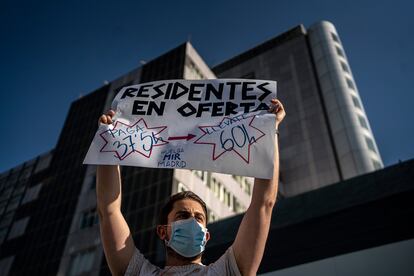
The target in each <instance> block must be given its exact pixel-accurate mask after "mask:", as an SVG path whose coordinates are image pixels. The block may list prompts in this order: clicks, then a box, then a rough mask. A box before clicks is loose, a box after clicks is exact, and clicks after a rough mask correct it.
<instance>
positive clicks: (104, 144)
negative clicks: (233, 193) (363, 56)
mask: <svg viewBox="0 0 414 276" xmlns="http://www.w3.org/2000/svg"><path fill="white" fill-rule="evenodd" d="M273 98H276V82H275V81H267V80H247V79H214V80H165V81H155V82H149V83H143V84H138V85H131V86H128V87H124V88H122V89H121V90H120V91H119V93H118V94H117V95H116V97H115V98H114V101H113V103H112V108H113V109H114V110H115V111H116V114H115V116H114V118H113V119H114V123H113V124H112V125H103V124H101V125H100V126H99V128H98V131H97V132H96V134H95V137H94V139H93V141H92V144H91V146H90V148H89V150H88V153H87V155H86V157H85V160H84V164H95V165H97V164H102V165H103V164H106V165H117V164H119V165H128V166H139V167H152V168H176V169H196V170H207V171H213V172H221V173H228V174H235V175H243V176H252V177H259V178H267V179H270V178H272V176H273V160H274V139H275V137H274V136H275V135H274V134H275V115H274V114H271V113H269V112H268V109H269V107H270V100H271V99H273Z"/></svg>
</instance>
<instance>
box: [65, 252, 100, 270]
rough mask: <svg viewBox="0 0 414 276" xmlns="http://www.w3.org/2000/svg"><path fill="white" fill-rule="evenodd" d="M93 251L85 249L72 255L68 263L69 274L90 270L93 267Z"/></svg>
mask: <svg viewBox="0 0 414 276" xmlns="http://www.w3.org/2000/svg"><path fill="white" fill-rule="evenodd" d="M94 259H95V252H94V251H93V250H86V251H82V252H78V253H77V254H75V255H72V257H71V259H70V264H69V273H68V275H69V276H76V275H82V274H86V273H88V272H90V271H91V270H92V268H93V262H94Z"/></svg>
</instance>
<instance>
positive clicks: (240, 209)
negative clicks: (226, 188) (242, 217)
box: [233, 196, 244, 213]
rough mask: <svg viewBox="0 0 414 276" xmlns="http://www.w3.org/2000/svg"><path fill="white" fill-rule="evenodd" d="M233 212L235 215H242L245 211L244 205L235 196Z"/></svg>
mask: <svg viewBox="0 0 414 276" xmlns="http://www.w3.org/2000/svg"><path fill="white" fill-rule="evenodd" d="M233 211H234V212H235V213H240V212H243V211H244V207H243V205H242V204H241V203H240V202H239V201H238V200H237V198H236V197H235V196H233Z"/></svg>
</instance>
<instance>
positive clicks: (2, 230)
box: [0, 227, 9, 275]
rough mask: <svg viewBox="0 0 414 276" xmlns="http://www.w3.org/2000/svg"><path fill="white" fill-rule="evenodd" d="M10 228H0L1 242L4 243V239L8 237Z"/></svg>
mask: <svg viewBox="0 0 414 276" xmlns="http://www.w3.org/2000/svg"><path fill="white" fill-rule="evenodd" d="M8 229H9V228H8V227H3V228H0V244H2V243H3V241H4V239H5V238H6V235H7V230H8ZM0 275H2V274H0Z"/></svg>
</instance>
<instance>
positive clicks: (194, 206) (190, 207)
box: [168, 199, 205, 221]
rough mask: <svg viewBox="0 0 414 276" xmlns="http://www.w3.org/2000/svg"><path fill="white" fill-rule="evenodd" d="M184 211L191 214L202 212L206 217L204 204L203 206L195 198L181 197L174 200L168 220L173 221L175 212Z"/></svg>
mask: <svg viewBox="0 0 414 276" xmlns="http://www.w3.org/2000/svg"><path fill="white" fill-rule="evenodd" d="M183 211H184V212H189V213H191V214H201V215H202V216H203V217H204V218H205V214H204V209H203V206H201V204H200V203H199V202H198V201H196V200H193V199H181V200H178V201H176V202H174V205H173V209H172V210H171V212H170V214H169V215H168V220H169V221H173V220H174V217H175V214H177V213H179V212H183Z"/></svg>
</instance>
